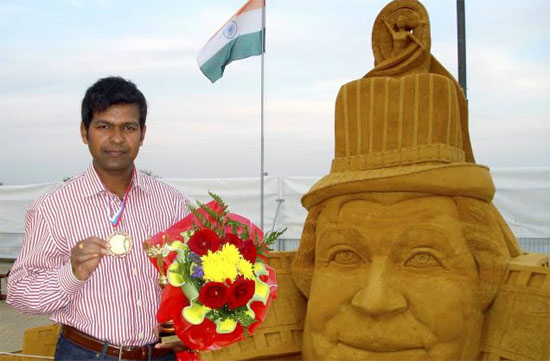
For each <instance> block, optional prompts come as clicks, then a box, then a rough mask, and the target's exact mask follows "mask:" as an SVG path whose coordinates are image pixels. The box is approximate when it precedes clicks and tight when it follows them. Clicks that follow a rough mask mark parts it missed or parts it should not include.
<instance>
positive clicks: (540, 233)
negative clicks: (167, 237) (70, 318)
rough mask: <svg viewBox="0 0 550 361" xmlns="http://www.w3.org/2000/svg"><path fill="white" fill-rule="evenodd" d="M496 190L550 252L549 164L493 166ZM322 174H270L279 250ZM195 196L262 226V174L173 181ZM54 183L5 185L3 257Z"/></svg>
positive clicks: (499, 202) (269, 208) (269, 202)
mask: <svg viewBox="0 0 550 361" xmlns="http://www.w3.org/2000/svg"><path fill="white" fill-rule="evenodd" d="M491 173H492V175H493V180H494V182H495V186H496V188H497V192H496V195H495V198H494V203H495V205H496V206H497V207H498V208H499V210H500V211H501V213H502V215H503V217H504V218H505V219H506V221H507V222H508V224H509V225H510V227H511V228H512V231H513V232H514V234H515V235H516V237H518V238H519V239H520V242H522V245H523V246H524V248H526V249H528V250H530V251H535V252H542V253H550V168H499V169H493V170H491ZM317 179H318V178H317V177H286V176H280V177H266V178H265V200H264V202H265V203H264V209H265V220H264V230H267V231H269V230H272V229H275V230H281V229H283V228H285V227H286V228H287V231H286V232H285V234H284V236H283V237H282V238H283V240H281V242H279V244H278V249H280V250H291V249H295V248H296V247H297V246H298V242H299V239H300V235H301V232H302V226H303V222H304V220H305V218H306V215H307V213H306V211H305V210H304V208H303V207H302V205H301V203H300V198H301V197H302V195H303V194H304V193H305V192H307V190H308V189H309V188H310V187H311V185H312V184H313V183H314V182H315V181H316V180H317ZM162 181H164V182H166V183H168V184H170V185H172V186H174V187H175V188H177V189H178V190H180V191H181V192H183V193H184V194H186V195H187V196H188V197H189V198H190V199H191V200H195V199H196V200H200V201H207V200H209V196H208V191H212V192H214V193H216V194H219V195H220V196H222V197H223V199H224V200H225V202H226V203H227V204H228V205H229V207H230V210H231V211H232V212H234V213H239V214H242V215H243V216H245V217H248V218H250V219H251V220H252V221H253V222H254V223H256V224H258V225H259V224H260V179H259V178H208V179H171V178H164V179H162ZM56 185H57V184H55V183H47V184H35V185H25V186H2V187H0V258H4V259H14V258H15V257H16V256H17V254H18V253H19V250H20V248H21V241H22V238H23V232H24V218H25V212H26V209H27V208H28V207H29V205H30V204H31V203H32V202H33V201H34V200H35V199H36V198H37V197H38V196H39V195H41V194H43V193H44V192H47V191H48V190H50V189H52V188H53V187H55V186H56Z"/></svg>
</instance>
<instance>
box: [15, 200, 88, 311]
mask: <svg viewBox="0 0 550 361" xmlns="http://www.w3.org/2000/svg"><path fill="white" fill-rule="evenodd" d="M84 283H85V282H83V281H80V280H78V279H77V278H76V277H75V276H74V274H73V272H72V268H71V262H70V254H69V252H68V251H67V250H66V249H64V247H62V246H61V245H60V243H59V241H58V240H56V239H54V237H52V232H51V229H50V226H49V225H48V222H47V220H46V219H45V217H44V216H43V214H42V213H41V212H40V208H32V207H31V209H29V210H28V211H27V215H26V217H25V236H24V238H23V246H22V249H21V253H20V254H19V256H18V257H17V259H16V261H15V263H14V265H13V268H12V269H11V271H10V276H9V279H8V294H7V303H8V304H9V305H11V306H13V307H15V308H16V309H18V310H19V311H21V312H24V313H29V314H48V313H52V312H54V311H56V310H59V309H62V308H63V307H65V306H66V305H67V304H69V303H70V302H71V301H72V299H73V298H74V295H75V294H76V293H77V292H79V290H80V289H81V288H82V286H83V285H84Z"/></svg>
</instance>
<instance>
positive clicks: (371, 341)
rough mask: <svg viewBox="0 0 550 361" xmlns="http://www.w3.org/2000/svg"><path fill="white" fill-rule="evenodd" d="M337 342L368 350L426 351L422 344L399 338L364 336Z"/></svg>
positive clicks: (340, 339)
mask: <svg viewBox="0 0 550 361" xmlns="http://www.w3.org/2000/svg"><path fill="white" fill-rule="evenodd" d="M338 343H339V344H342V345H344V346H347V347H352V348H355V349H361V350H365V351H369V352H402V351H419V350H422V351H426V349H425V348H424V346H423V345H413V344H412V343H410V342H403V341H399V340H389V339H387V338H384V339H379V338H376V337H368V336H367V337H365V338H362V339H361V340H349V339H342V338H339V339H338Z"/></svg>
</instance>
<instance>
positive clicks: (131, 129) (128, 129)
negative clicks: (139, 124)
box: [124, 125, 136, 131]
mask: <svg viewBox="0 0 550 361" xmlns="http://www.w3.org/2000/svg"><path fill="white" fill-rule="evenodd" d="M124 129H125V130H127V131H134V130H135V129H136V127H134V126H132V125H127V126H126V127H124Z"/></svg>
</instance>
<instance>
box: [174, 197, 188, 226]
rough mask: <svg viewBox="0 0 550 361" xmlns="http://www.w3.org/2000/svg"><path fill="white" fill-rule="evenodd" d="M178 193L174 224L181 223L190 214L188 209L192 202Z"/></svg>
mask: <svg viewBox="0 0 550 361" xmlns="http://www.w3.org/2000/svg"><path fill="white" fill-rule="evenodd" d="M176 192H177V195H176V197H175V207H174V219H173V220H172V224H174V223H176V222H179V221H180V220H182V219H183V218H184V217H185V216H187V215H188V214H189V213H190V212H189V208H188V205H189V202H190V201H189V198H187V197H186V196H185V195H184V194H183V193H181V192H179V191H176Z"/></svg>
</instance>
